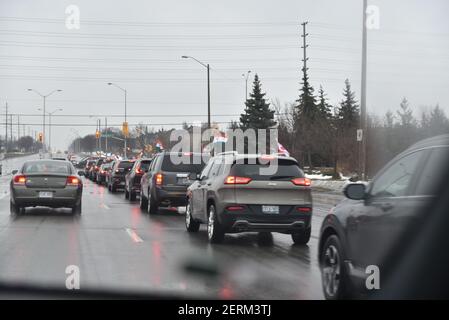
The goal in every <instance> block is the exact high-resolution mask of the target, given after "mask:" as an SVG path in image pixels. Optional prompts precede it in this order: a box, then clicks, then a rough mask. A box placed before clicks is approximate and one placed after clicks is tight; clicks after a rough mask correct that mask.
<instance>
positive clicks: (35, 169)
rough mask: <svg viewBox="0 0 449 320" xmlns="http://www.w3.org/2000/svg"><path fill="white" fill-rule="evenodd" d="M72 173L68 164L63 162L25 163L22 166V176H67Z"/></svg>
mask: <svg viewBox="0 0 449 320" xmlns="http://www.w3.org/2000/svg"><path fill="white" fill-rule="evenodd" d="M71 172H72V170H71V169H70V166H69V164H68V163H65V162H63V161H39V162H29V163H25V164H24V166H23V173H24V174H34V173H37V174H39V173H42V174H67V175H69V174H70V173H71Z"/></svg>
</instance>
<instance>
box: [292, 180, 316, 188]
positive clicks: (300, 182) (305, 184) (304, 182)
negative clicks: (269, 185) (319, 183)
mask: <svg viewBox="0 0 449 320" xmlns="http://www.w3.org/2000/svg"><path fill="white" fill-rule="evenodd" d="M292 182H293V184H294V185H297V186H303V187H310V186H311V185H312V181H310V179H308V178H295V179H293V180H292Z"/></svg>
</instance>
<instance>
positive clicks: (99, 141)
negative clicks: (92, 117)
mask: <svg viewBox="0 0 449 320" xmlns="http://www.w3.org/2000/svg"><path fill="white" fill-rule="evenodd" d="M98 132H99V133H100V136H99V137H98V151H100V152H101V119H98Z"/></svg>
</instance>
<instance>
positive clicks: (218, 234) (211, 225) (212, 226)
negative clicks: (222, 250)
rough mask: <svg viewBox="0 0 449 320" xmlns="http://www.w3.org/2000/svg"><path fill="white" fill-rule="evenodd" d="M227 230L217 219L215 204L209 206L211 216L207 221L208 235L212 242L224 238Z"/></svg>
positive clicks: (218, 241) (217, 241)
mask: <svg viewBox="0 0 449 320" xmlns="http://www.w3.org/2000/svg"><path fill="white" fill-rule="evenodd" d="M224 235H225V232H224V231H223V227H222V226H221V224H220V222H219V221H218V219H217V213H216V210H215V206H214V205H213V204H211V205H210V206H209V216H208V221H207V237H208V239H209V242H210V243H220V242H222V241H223V239H224Z"/></svg>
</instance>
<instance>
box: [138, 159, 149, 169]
mask: <svg viewBox="0 0 449 320" xmlns="http://www.w3.org/2000/svg"><path fill="white" fill-rule="evenodd" d="M150 164H151V160H148V161H141V162H140V169H141V170H144V171H145V170H148V168H149V167H150Z"/></svg>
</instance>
